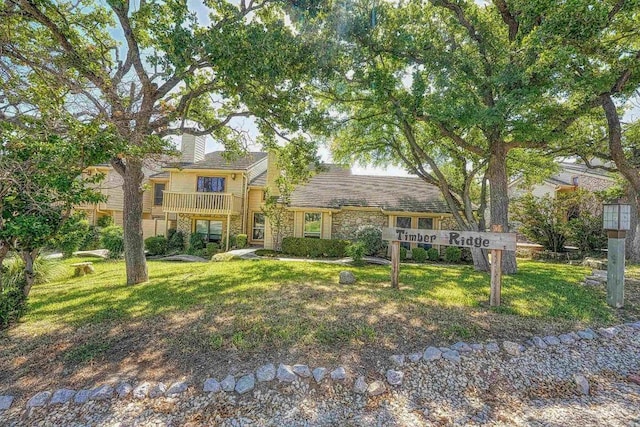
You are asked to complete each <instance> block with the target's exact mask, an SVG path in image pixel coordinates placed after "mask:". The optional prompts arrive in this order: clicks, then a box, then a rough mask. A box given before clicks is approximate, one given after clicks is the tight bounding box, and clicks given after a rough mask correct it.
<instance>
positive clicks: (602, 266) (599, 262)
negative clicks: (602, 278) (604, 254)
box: [582, 257, 607, 270]
mask: <svg viewBox="0 0 640 427" xmlns="http://www.w3.org/2000/svg"><path fill="white" fill-rule="evenodd" d="M582 265H584V266H585V267H591V268H595V269H598V270H606V269H607V260H606V259H596V258H589V257H586V258H585V259H584V261H582Z"/></svg>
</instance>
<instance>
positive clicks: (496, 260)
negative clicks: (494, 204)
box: [489, 224, 502, 307]
mask: <svg viewBox="0 0 640 427" xmlns="http://www.w3.org/2000/svg"><path fill="white" fill-rule="evenodd" d="M491 231H492V232H493V233H502V225H499V224H494V225H492V226H491ZM501 288H502V251H501V250H498V249H492V250H491V296H490V298H489V305H491V307H498V306H500V293H501V291H502V290H501Z"/></svg>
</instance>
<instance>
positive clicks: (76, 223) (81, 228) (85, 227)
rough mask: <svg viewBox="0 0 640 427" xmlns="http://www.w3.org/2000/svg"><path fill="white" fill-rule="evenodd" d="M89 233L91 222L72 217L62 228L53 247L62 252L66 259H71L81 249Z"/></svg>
mask: <svg viewBox="0 0 640 427" xmlns="http://www.w3.org/2000/svg"><path fill="white" fill-rule="evenodd" d="M88 233H89V222H88V221H86V220H84V219H80V218H78V217H77V216H72V217H70V218H69V219H68V220H67V221H66V222H65V223H64V224H63V225H62V227H61V228H60V233H58V236H57V237H56V239H55V241H54V242H53V246H54V247H55V249H57V250H59V251H60V252H62V256H63V257H64V258H70V257H71V256H72V255H73V253H74V252H75V251H77V250H78V249H80V246H82V243H83V242H84V241H85V240H86V238H87V234H88Z"/></svg>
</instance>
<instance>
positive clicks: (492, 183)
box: [487, 142, 518, 274]
mask: <svg viewBox="0 0 640 427" xmlns="http://www.w3.org/2000/svg"><path fill="white" fill-rule="evenodd" d="M487 177H488V179H489V205H490V206H489V212H490V220H491V225H493V224H498V225H502V229H503V230H504V232H505V233H507V232H509V193H508V187H507V184H508V183H507V148H506V147H505V144H504V143H502V142H496V143H493V144H492V147H491V157H490V158H489V167H488V170H487ZM517 271H518V266H517V264H516V253H515V252H514V251H504V253H503V255H502V272H503V273H504V274H514V273H516V272H517Z"/></svg>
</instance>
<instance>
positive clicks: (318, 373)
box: [313, 368, 327, 383]
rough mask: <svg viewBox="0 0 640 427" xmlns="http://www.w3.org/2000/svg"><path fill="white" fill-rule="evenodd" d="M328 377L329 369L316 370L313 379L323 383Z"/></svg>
mask: <svg viewBox="0 0 640 427" xmlns="http://www.w3.org/2000/svg"><path fill="white" fill-rule="evenodd" d="M326 375H327V368H316V369H314V370H313V379H314V380H316V382H317V383H319V382H320V381H322V380H323V379H324V377H325V376H326Z"/></svg>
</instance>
